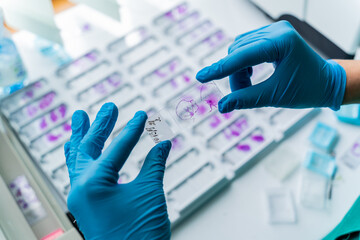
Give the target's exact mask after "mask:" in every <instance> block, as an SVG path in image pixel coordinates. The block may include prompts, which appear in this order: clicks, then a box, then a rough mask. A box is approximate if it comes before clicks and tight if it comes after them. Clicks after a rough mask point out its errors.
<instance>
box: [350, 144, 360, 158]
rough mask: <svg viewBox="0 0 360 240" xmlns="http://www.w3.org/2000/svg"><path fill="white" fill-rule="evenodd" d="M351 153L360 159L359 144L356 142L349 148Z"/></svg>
mask: <svg viewBox="0 0 360 240" xmlns="http://www.w3.org/2000/svg"><path fill="white" fill-rule="evenodd" d="M351 152H352V153H353V154H354V155H355V156H356V157H360V143H358V142H356V143H355V144H354V145H353V147H352V148H351Z"/></svg>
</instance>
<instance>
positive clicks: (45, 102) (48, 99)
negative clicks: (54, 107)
mask: <svg viewBox="0 0 360 240" xmlns="http://www.w3.org/2000/svg"><path fill="white" fill-rule="evenodd" d="M54 98H55V93H53V92H51V93H49V94H46V95H45V96H44V97H43V98H42V99H41V100H40V102H39V108H40V109H45V108H47V107H48V106H50V105H51V103H52V102H53V100H54Z"/></svg>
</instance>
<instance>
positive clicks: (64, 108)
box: [59, 105, 66, 117]
mask: <svg viewBox="0 0 360 240" xmlns="http://www.w3.org/2000/svg"><path fill="white" fill-rule="evenodd" d="M59 112H60V114H61V117H65V114H66V106H65V105H61V106H60V107H59Z"/></svg>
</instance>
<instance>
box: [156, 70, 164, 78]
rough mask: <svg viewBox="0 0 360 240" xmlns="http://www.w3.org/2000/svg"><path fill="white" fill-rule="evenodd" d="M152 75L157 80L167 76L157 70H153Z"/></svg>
mask: <svg viewBox="0 0 360 240" xmlns="http://www.w3.org/2000/svg"><path fill="white" fill-rule="evenodd" d="M154 74H155V75H156V76H157V77H159V78H164V77H166V76H167V74H166V73H163V72H161V71H160V70H159V69H157V70H155V72H154Z"/></svg>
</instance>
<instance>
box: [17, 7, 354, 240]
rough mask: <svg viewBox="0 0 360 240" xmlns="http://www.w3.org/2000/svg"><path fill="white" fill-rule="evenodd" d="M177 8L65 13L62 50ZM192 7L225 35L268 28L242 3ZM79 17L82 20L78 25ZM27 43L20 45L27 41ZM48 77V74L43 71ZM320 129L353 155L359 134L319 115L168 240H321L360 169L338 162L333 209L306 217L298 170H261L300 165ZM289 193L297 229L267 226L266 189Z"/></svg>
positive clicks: (347, 200)
mask: <svg viewBox="0 0 360 240" xmlns="http://www.w3.org/2000/svg"><path fill="white" fill-rule="evenodd" d="M179 2H180V1H178V0H176V1H175V0H167V1H163V0H152V1H144V0H141V1H140V0H138V1H131V0H124V1H122V2H121V5H122V8H121V17H122V23H115V22H114V21H113V20H111V19H108V18H105V17H103V16H100V15H99V14H97V13H95V12H94V11H93V10H91V9H88V8H87V7H83V6H80V7H76V9H71V10H69V11H65V12H62V13H61V14H60V15H58V17H57V22H58V23H59V25H61V27H62V28H64V29H66V28H68V27H70V28H72V29H70V30H71V31H68V34H65V35H64V39H65V40H64V42H65V47H66V49H67V50H68V52H69V53H70V54H71V55H72V56H78V55H80V54H81V53H84V52H85V51H87V50H89V49H92V48H94V47H96V46H97V45H99V42H104V45H105V44H106V43H108V42H110V41H111V40H113V39H114V38H115V37H117V36H121V35H122V34H123V33H125V32H127V31H128V30H130V29H131V28H133V27H135V26H137V25H138V24H140V23H146V19H152V18H153V17H154V16H156V15H157V14H159V13H160V12H162V11H164V10H166V9H167V8H168V7H170V6H173V5H175V4H177V3H179ZM189 3H190V4H191V5H192V6H193V7H194V8H196V9H199V11H200V12H201V13H202V14H203V15H204V16H205V17H208V18H210V19H212V20H213V21H214V22H215V23H216V24H217V25H218V26H219V27H221V28H223V29H224V30H225V32H227V33H228V35H230V36H233V37H235V36H236V35H237V34H241V33H243V32H246V31H249V30H252V29H255V28H258V27H260V26H263V25H267V24H270V23H271V21H270V20H269V19H268V18H266V16H265V15H264V14H263V13H261V12H260V11H259V10H258V9H257V8H256V7H255V6H254V5H252V4H251V3H250V2H249V1H245V0H222V1H217V0H193V1H189ZM74 12H76V14H77V17H78V20H77V21H89V22H90V23H91V24H92V25H93V26H94V27H95V28H96V32H97V33H96V34H94V35H87V37H86V39H82V38H81V37H80V36H78V37H77V38H76V39H74V34H75V32H76V29H74V26H70V25H73V24H70V23H73V22H71V21H70V20H69V19H71V18H69V16H71V15H74ZM79 16H81V20H79V19H80V17H79ZM24 36H25V38H24ZM26 36H28V35H27V33H24V32H19V33H17V34H16V36H15V40H16V42H17V44H18V46H19V48H20V51H21V53H22V55H23V56H24V61H25V64H26V65H27V67H28V69H31V71H30V76H31V78H33V79H35V78H36V77H37V76H40V75H41V74H42V73H43V71H44V70H43V69H41V61H42V60H41V58H40V57H39V56H34V55H33V54H30V53H31V51H30V50H29V49H30V47H31V46H30V45H29V43H28V41H26ZM48 70H51V69H48ZM318 121H322V122H324V123H326V124H328V125H330V126H333V127H335V128H336V129H337V130H338V131H339V133H340V140H339V142H338V144H337V146H336V148H335V154H336V157H340V156H342V154H343V153H344V152H345V151H346V150H347V149H348V148H349V147H350V144H351V143H352V142H353V141H354V140H355V139H356V138H357V137H358V136H359V135H360V128H359V127H356V126H352V125H348V124H344V123H341V122H339V121H337V119H336V117H335V116H334V114H333V112H332V111H331V110H330V109H323V110H322V111H321V113H320V114H319V115H317V116H316V117H314V118H313V119H312V120H311V121H310V122H309V123H307V124H306V125H305V126H303V127H302V128H301V129H299V131H297V132H296V133H295V134H294V135H292V136H291V137H289V138H288V139H287V140H285V141H284V142H283V143H281V144H280V145H279V146H278V147H277V148H276V149H274V150H273V151H272V152H271V153H270V154H269V155H267V156H266V157H265V158H264V159H262V160H261V161H260V162H259V163H257V164H256V165H255V166H253V167H252V168H251V169H250V170H249V171H247V172H246V173H244V174H242V175H241V176H239V177H237V178H236V179H235V180H234V181H233V182H232V183H231V184H230V185H229V186H228V187H227V188H225V189H224V190H222V191H221V192H220V193H219V194H217V195H216V196H215V197H214V198H212V199H211V200H210V201H208V202H207V203H206V204H205V205H203V206H202V207H201V208H199V209H197V210H196V211H195V212H194V213H193V214H191V215H190V216H189V217H187V218H186V219H185V220H184V221H183V222H182V223H180V224H179V225H178V226H176V227H175V228H174V229H173V231H172V239H174V240H183V239H207V240H212V239H220V238H221V239H227V240H232V239H252V240H256V239H276V240H279V239H292V240H297V239H299V240H300V239H301V240H302V239H320V238H321V237H324V236H325V235H326V234H327V233H328V232H329V231H331V230H332V229H333V228H334V227H335V226H336V224H337V223H338V222H340V220H341V219H342V217H343V216H344V215H345V213H346V212H347V211H348V209H349V208H350V207H351V205H352V203H353V202H354V201H355V199H356V198H357V196H358V194H359V192H360V186H359V185H358V184H356V183H358V182H359V181H360V174H359V173H360V168H358V169H356V170H352V169H349V168H348V167H346V166H344V165H343V164H342V163H341V162H338V172H337V176H336V180H335V182H334V186H333V192H332V199H331V201H330V206H329V207H328V208H327V209H325V210H311V209H307V208H304V207H302V206H301V205H300V203H299V191H298V189H299V183H300V169H297V170H296V171H295V172H294V173H293V174H292V175H291V176H290V177H289V178H287V179H286V180H284V181H283V182H280V181H279V180H277V179H276V178H274V177H273V176H272V175H270V174H269V173H268V172H267V171H266V170H265V168H264V162H265V161H266V160H267V159H268V158H271V157H276V156H279V155H281V154H282V152H283V150H284V149H285V148H289V149H292V150H294V151H295V152H296V153H297V154H298V157H299V159H301V160H303V159H304V158H305V154H306V152H307V151H308V150H309V149H311V146H310V143H309V141H308V136H309V135H310V133H311V131H312V129H313V128H314V126H315V124H316V123H317V122H318ZM279 187H281V188H286V189H289V190H291V192H292V194H293V196H294V199H295V208H296V213H297V222H296V223H294V224H278V225H272V224H270V223H269V222H268V220H267V207H266V203H265V191H266V190H267V189H271V188H279Z"/></svg>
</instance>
